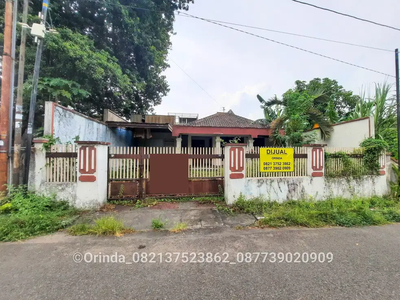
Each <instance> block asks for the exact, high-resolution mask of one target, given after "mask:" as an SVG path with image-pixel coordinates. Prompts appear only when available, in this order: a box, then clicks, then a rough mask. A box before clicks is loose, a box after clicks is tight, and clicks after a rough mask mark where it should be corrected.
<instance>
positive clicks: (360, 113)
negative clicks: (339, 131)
mask: <svg viewBox="0 0 400 300" xmlns="http://www.w3.org/2000/svg"><path fill="white" fill-rule="evenodd" d="M391 89H392V85H390V84H388V83H386V82H384V83H383V84H379V83H377V84H375V89H374V93H373V95H372V96H368V97H366V95H365V94H366V93H365V90H364V91H363V92H362V94H361V96H360V99H359V101H358V102H357V104H356V106H355V109H354V111H353V112H352V113H351V114H350V115H349V117H348V120H354V119H358V118H363V117H370V116H372V117H374V123H375V138H376V139H380V140H383V141H385V142H386V143H388V145H389V151H390V152H394V153H395V154H396V155H397V115H396V101H395V98H394V97H393V96H392V95H391Z"/></svg>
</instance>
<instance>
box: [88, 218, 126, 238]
mask: <svg viewBox="0 0 400 300" xmlns="http://www.w3.org/2000/svg"><path fill="white" fill-rule="evenodd" d="M125 229H126V228H125V227H124V224H123V223H122V222H121V221H118V220H116V219H115V218H114V217H112V216H111V217H102V218H100V219H97V220H95V225H94V226H93V227H92V228H91V232H93V233H94V234H95V235H115V236H122V235H123V232H124V230H125Z"/></svg>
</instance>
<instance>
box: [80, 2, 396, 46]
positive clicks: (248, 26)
mask: <svg viewBox="0 0 400 300" xmlns="http://www.w3.org/2000/svg"><path fill="white" fill-rule="evenodd" d="M86 1H90V2H94V3H99V4H105V3H106V2H104V1H101V0H86ZM107 4H108V5H112V6H122V7H127V8H132V9H137V10H144V11H150V12H159V13H165V11H162V10H156V9H151V8H145V7H139V6H135V5H126V4H120V3H112V2H109V3H107ZM177 13H178V14H177V16H179V17H189V16H185V15H184V14H186V13H185V12H181V11H178V12H177ZM205 19H206V18H205ZM207 20H209V21H213V22H218V23H223V24H229V25H235V26H240V27H246V28H252V29H258V30H264V31H270V32H275V33H280V34H287V35H291V36H298V37H303V38H308V39H314V40H320V41H325V42H330V43H336V44H343V45H348V46H354V47H361V48H366V49H371V50H378V51H385V52H390V53H392V52H393V51H392V50H390V49H384V48H378V47H373V46H367V45H360V44H355V43H349V42H343V41H337V40H331V39H325V38H320V37H314V36H309V35H304V34H298V33H293V32H286V31H280V30H274V29H269V28H263V27H256V26H251V25H245V24H238V23H232V22H227V21H220V20H213V19H208V18H207Z"/></svg>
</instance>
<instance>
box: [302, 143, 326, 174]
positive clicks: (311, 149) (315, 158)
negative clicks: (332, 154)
mask: <svg viewBox="0 0 400 300" xmlns="http://www.w3.org/2000/svg"><path fill="white" fill-rule="evenodd" d="M325 146H326V145H319V144H311V145H305V147H308V149H307V175H308V176H312V177H323V176H324V175H325V150H324V147H325Z"/></svg>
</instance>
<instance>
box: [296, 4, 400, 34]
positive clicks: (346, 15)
mask: <svg viewBox="0 0 400 300" xmlns="http://www.w3.org/2000/svg"><path fill="white" fill-rule="evenodd" d="M292 1H293V2H297V3H300V4H304V5H308V6H312V7H315V8H318V9H322V10H326V11H329V12H332V13H335V14H338V15H342V16H345V17H349V18H353V19H356V20H359V21H363V22H367V23H371V24H374V25H378V26H382V27H386V28H390V29H394V30H397V31H400V28H397V27H393V26H390V25H385V24H382V23H378V22H374V21H371V20H367V19H363V18H359V17H356V16H353V15H349V14H345V13H342V12H338V11H336V10H333V9H329V8H325V7H321V6H317V5H315V4H311V3H307V2H303V1H298V0H292Z"/></svg>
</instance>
